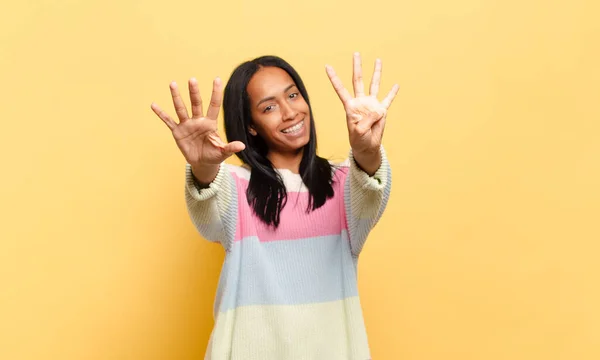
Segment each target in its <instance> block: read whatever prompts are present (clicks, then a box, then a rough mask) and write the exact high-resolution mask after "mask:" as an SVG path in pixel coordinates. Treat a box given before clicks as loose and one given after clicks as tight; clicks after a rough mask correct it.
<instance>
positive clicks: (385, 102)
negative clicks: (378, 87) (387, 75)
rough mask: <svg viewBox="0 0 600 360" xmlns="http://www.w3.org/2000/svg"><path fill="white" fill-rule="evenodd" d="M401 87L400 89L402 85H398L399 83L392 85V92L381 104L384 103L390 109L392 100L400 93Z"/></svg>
mask: <svg viewBox="0 0 600 360" xmlns="http://www.w3.org/2000/svg"><path fill="white" fill-rule="evenodd" d="M399 89H400V86H398V84H396V85H394V86H393V87H392V90H390V92H389V93H388V94H387V96H386V97H385V99H383V101H382V102H381V105H383V106H384V107H385V108H386V109H388V108H389V107H390V105H392V101H394V98H395V97H396V95H397V94H398V90H399Z"/></svg>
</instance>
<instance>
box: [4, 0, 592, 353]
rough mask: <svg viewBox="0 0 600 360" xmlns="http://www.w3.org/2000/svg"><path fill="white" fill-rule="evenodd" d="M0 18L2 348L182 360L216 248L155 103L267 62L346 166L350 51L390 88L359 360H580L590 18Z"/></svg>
mask: <svg viewBox="0 0 600 360" xmlns="http://www.w3.org/2000/svg"><path fill="white" fill-rule="evenodd" d="M2 8H3V10H2V11H1V12H0V30H1V31H0V84H1V88H0V114H1V117H0V122H1V123H2V128H1V131H0V137H1V139H0V140H1V142H0V146H1V148H0V153H1V157H2V158H1V168H2V176H1V181H2V184H1V186H0V196H1V204H2V208H1V211H2V213H1V214H0V215H1V218H2V224H1V226H0V239H1V243H0V359H3V360H16V359H19V360H21V359H60V360H70V359H86V360H87V359H89V360H96V359H107V360H109V359H110V360H113V359H114V360H117V359H118V360H121V359H123V360H124V359H136V360H137V359H143V360H146V359H148V360H154V359H201V358H202V356H203V354H204V350H205V346H206V343H207V340H208V336H209V333H210V330H211V327H212V314H211V311H212V303H213V296H214V294H215V290H216V284H217V278H218V274H219V270H220V265H221V262H222V260H223V251H222V249H221V248H219V246H217V245H213V244H210V243H208V242H206V241H204V240H202V239H201V238H200V237H199V235H197V233H196V232H195V230H194V228H193V226H192V225H191V223H190V221H189V219H188V216H187V212H186V209H185V204H184V198H183V181H184V171H183V170H184V160H183V157H182V156H181V154H180V153H179V151H178V149H177V148H176V146H175V143H174V141H173V139H172V137H171V135H170V133H169V131H168V129H167V127H166V126H164V124H163V123H162V122H161V121H160V120H159V119H158V118H157V117H155V115H154V114H153V113H152V111H151V110H150V103H151V102H152V101H155V102H157V103H158V104H160V105H161V106H163V108H166V109H168V110H169V111H170V113H171V114H172V115H174V112H173V110H172V105H171V103H170V98H169V91H168V84H169V82H170V81H172V80H176V81H178V82H179V83H180V84H181V85H182V86H183V85H185V82H186V81H187V79H188V78H189V77H192V76H195V77H197V78H198V80H199V82H200V86H201V91H202V93H203V94H205V95H207V94H208V93H209V91H210V86H211V80H212V79H213V78H214V77H215V76H221V77H222V78H223V79H224V80H227V78H228V77H229V74H230V72H231V71H232V70H233V68H234V67H235V66H236V65H237V64H239V63H240V62H242V61H244V60H247V59H250V58H253V57H255V56H258V55H263V54H276V55H279V56H282V57H283V58H285V59H287V60H288V61H289V62H290V63H292V65H294V66H295V67H296V68H297V70H298V71H299V72H300V74H301V75H302V77H303V78H304V80H305V83H306V85H307V87H308V90H309V93H310V95H311V99H312V102H313V108H314V112H315V118H316V121H317V128H318V134H319V137H320V153H321V155H323V156H326V157H329V158H332V159H341V158H343V157H345V155H346V153H347V151H348V140H347V136H346V134H345V131H346V130H345V122H344V114H343V109H342V107H341V104H340V102H339V100H338V99H337V97H336V95H335V93H334V91H333V89H332V88H331V85H330V84H329V82H328V79H327V76H326V75H325V70H324V65H325V64H326V63H329V64H332V65H333V66H334V67H335V68H336V69H337V71H338V73H339V74H340V76H341V77H342V79H343V81H344V82H345V84H346V85H347V86H348V87H351V83H350V76H351V61H352V60H351V59H352V57H351V54H352V52H354V51H361V53H362V54H363V59H364V63H365V69H366V70H365V73H366V74H367V75H368V76H369V78H370V73H371V69H372V64H373V61H374V60H375V58H376V57H381V58H382V59H383V64H384V72H383V86H382V90H383V89H385V90H386V91H387V89H389V88H391V86H392V85H393V84H394V83H395V82H397V83H399V84H400V86H401V88H400V93H399V95H398V98H397V100H396V101H395V103H394V104H393V106H392V108H391V110H390V114H389V118H388V125H387V129H386V134H385V138H384V144H385V146H386V148H387V151H388V153H389V157H390V160H391V164H392V167H393V171H394V186H393V191H392V197H391V200H390V203H389V206H388V209H387V212H386V213H385V215H384V217H383V219H382V220H381V222H380V224H379V225H378V226H377V228H376V229H375V230H374V232H373V233H372V236H371V237H370V239H369V242H368V244H367V246H366V248H365V252H364V253H363V255H362V258H361V262H360V270H359V271H360V273H359V282H360V283H359V285H360V291H361V295H362V302H363V306H364V310H365V317H366V324H367V328H368V333H369V337H370V344H371V347H372V354H373V358H374V359H376V360H381V359H403V360H417V359H419V360H440V359H445V360H449V359H461V360H463V359H477V360H482V359H486V360H496V359H510V360H525V359H527V360H530V359H545V360H546V359H564V360H583V359H599V358H600V264H599V262H598V256H599V254H600V245H599V242H600V225H599V224H598V223H599V221H598V220H599V219H600V190H599V189H598V187H599V184H600V161H599V160H600V123H599V120H600V111H599V106H598V102H599V99H600V91H599V86H598V83H599V82H600V69H599V65H598V64H600V26H599V25H598V24H599V22H598V18H599V10H600V5H598V3H597V2H596V1H593V0H588V1H585V0H573V1H567V0H564V1H547V0H546V1H541V0H537V1H525V2H523V1H520V0H509V1H502V2H501V1H495V0H480V1H475V0H456V1H442V0H425V1H385V2H382V1H347V0H346V1H338V2H334V1H324V0H305V1H291V2H282V1H275V0H268V1H210V2H209V1H182V0H174V1H114V0H112V1H107V0H104V1H97V0H96V1H82V2H79V1H74V0H71V1H65V0H63V1H50V0H47V1H41V0H38V1H30V2H12V3H10V4H9V3H7V4H5V5H4V6H3V7H2Z"/></svg>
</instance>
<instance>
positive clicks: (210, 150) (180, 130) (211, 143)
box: [151, 78, 245, 180]
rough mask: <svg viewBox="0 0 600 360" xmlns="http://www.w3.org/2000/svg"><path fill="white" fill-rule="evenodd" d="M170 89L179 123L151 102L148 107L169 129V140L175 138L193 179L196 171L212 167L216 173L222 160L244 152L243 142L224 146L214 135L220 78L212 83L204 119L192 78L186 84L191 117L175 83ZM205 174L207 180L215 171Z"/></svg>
mask: <svg viewBox="0 0 600 360" xmlns="http://www.w3.org/2000/svg"><path fill="white" fill-rule="evenodd" d="M170 89H171V96H172V97H173V105H174V106H175V112H176V113H177V117H178V118H179V123H176V122H175V121H173V119H171V117H170V116H169V115H168V114H167V113H166V112H164V111H163V110H162V109H161V108H160V107H159V106H158V105H156V104H154V103H152V106H151V108H152V110H153V111H154V112H155V113H156V115H158V117H159V118H160V119H161V120H162V121H163V122H164V123H165V124H166V125H167V126H168V127H169V129H171V132H172V133H173V138H175V142H176V143H177V146H178V147H179V150H181V153H182V154H183V156H184V157H185V160H186V161H187V162H188V163H189V164H190V165H192V169H194V175H196V176H197V177H198V175H199V174H197V173H196V170H203V169H211V168H216V169H217V170H218V165H219V164H221V163H222V162H223V161H224V160H225V159H227V158H228V157H230V156H231V155H233V154H234V153H236V152H239V151H242V150H244V149H245V145H244V143H242V142H240V141H233V142H231V143H228V144H227V143H224V142H223V141H222V140H221V137H220V136H219V134H218V133H217V116H218V115H219V109H220V108H221V101H222V99H223V87H222V84H221V79H219V78H216V79H215V80H214V82H213V91H212V96H211V99H210V105H209V107H208V111H207V113H206V116H204V112H203V109H202V98H201V97H200V91H199V89H198V83H197V81H196V79H194V78H192V79H190V81H189V91H190V100H191V103H192V117H190V116H189V113H188V110H187V108H186V106H185V103H184V102H183V99H182V98H181V96H180V95H179V89H178V88H177V84H176V83H175V82H172V83H171V85H170ZM206 175H208V177H210V176H211V175H214V176H216V170H215V174H206ZM214 176H213V178H214ZM202 177H204V176H202ZM199 180H201V179H199ZM211 180H212V179H211Z"/></svg>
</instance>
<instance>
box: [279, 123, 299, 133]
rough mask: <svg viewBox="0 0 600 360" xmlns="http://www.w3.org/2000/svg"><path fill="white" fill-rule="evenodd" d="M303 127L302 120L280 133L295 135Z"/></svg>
mask: <svg viewBox="0 0 600 360" xmlns="http://www.w3.org/2000/svg"><path fill="white" fill-rule="evenodd" d="M303 126H304V120H302V121H300V122H299V123H297V124H296V125H294V126H292V127H289V128H287V129H283V130H281V131H282V132H283V133H286V134H290V133H295V132H297V131H299V130H300V129H302V127H303Z"/></svg>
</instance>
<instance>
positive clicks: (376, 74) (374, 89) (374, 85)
mask: <svg viewBox="0 0 600 360" xmlns="http://www.w3.org/2000/svg"><path fill="white" fill-rule="evenodd" d="M381 67H382V64H381V60H380V59H377V60H375V70H374V71H373V78H372V79H371V88H370V89H369V95H371V96H375V97H377V94H378V93H379V82H380V81H381Z"/></svg>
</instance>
